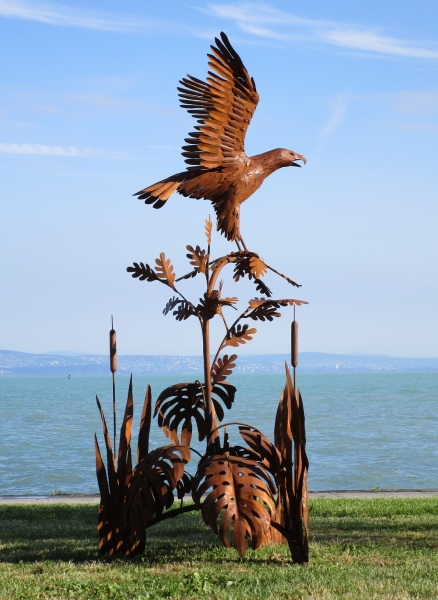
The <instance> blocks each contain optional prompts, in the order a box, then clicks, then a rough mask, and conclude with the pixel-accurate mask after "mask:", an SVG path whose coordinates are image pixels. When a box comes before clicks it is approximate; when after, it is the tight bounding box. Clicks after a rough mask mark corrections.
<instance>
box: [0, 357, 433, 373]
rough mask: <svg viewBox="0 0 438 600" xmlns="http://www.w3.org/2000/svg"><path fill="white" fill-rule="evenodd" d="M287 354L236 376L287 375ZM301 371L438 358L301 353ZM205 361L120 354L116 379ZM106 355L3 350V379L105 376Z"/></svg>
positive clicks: (354, 369) (418, 366) (427, 366)
mask: <svg viewBox="0 0 438 600" xmlns="http://www.w3.org/2000/svg"><path fill="white" fill-rule="evenodd" d="M289 360H290V357H289V354H255V355H247V354H243V355H240V356H239V357H238V359H237V360H236V368H235V370H234V373H235V374H240V373H262V374H263V373H265V374H268V373H284V362H285V361H286V362H289ZM298 369H299V371H300V372H301V373H365V372H374V373H382V372H384V373H397V372H398V373H401V372H403V373H415V372H438V358H406V357H396V356H385V355H379V354H374V355H373V354H329V353H324V352H302V353H301V354H300V363H299V366H298ZM202 371H203V366H202V357H201V356H177V355H119V356H118V371H117V373H118V374H130V373H132V374H135V375H151V374H153V375H167V374H169V375H170V374H172V375H175V374H178V375H183V374H187V375H190V374H191V375H193V374H196V375H199V374H202ZM108 372H109V358H108V356H107V355H93V354H83V355H61V354H52V355H50V354H32V353H27V352H17V351H12V350H0V376H2V375H3V376H8V375H15V376H21V375H22V376H29V375H40V376H53V375H59V376H65V377H68V375H70V376H78V375H106V374H107V373H108Z"/></svg>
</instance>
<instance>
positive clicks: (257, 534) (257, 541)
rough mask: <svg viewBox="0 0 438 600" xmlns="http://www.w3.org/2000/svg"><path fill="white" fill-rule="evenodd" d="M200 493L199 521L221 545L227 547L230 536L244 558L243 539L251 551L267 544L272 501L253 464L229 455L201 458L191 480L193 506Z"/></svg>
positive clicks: (268, 487) (269, 486) (263, 475)
mask: <svg viewBox="0 0 438 600" xmlns="http://www.w3.org/2000/svg"><path fill="white" fill-rule="evenodd" d="M210 488H213V489H212V490H211V491H208V490H210ZM204 494H207V497H206V498H205V500H204V502H203V503H202V505H201V513H202V518H203V519H204V522H205V523H206V524H207V525H210V527H211V528H212V529H213V531H214V532H215V533H216V534H219V537H220V539H221V541H222V543H223V544H224V546H226V547H227V548H229V547H230V546H231V535H232V534H233V538H234V546H235V548H236V550H237V552H238V553H239V555H240V556H244V554H245V552H246V548H247V543H248V541H247V538H250V540H251V545H252V547H253V548H254V550H256V549H257V548H260V546H262V545H264V544H268V543H270V542H271V533H270V524H271V519H275V515H276V508H275V500H274V497H273V492H272V484H271V480H270V477H269V474H268V473H267V472H266V470H265V469H264V468H263V467H262V466H261V465H260V464H258V463H257V462H256V461H254V460H251V459H246V458H242V457H238V456H232V455H231V454H230V453H229V452H223V453H221V454H216V455H214V456H212V457H210V456H207V457H205V458H204V459H203V460H202V461H201V462H200V464H199V467H198V472H197V474H196V476H195V478H194V481H193V500H194V501H195V504H197V505H200V504H201V499H202V497H203V495H204ZM219 518H220V526H219V529H218V519H219Z"/></svg>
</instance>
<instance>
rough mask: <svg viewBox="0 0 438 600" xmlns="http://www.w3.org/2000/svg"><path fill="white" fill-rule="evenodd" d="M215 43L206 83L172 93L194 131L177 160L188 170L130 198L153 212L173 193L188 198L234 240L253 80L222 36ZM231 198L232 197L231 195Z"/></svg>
mask: <svg viewBox="0 0 438 600" xmlns="http://www.w3.org/2000/svg"><path fill="white" fill-rule="evenodd" d="M220 37H221V39H218V38H215V42H216V46H211V49H212V52H213V54H208V58H209V62H208V64H209V67H210V68H211V69H213V71H209V72H208V77H207V80H206V81H205V82H204V81H201V80H200V79H197V78H196V77H192V75H187V77H185V78H183V79H182V80H181V81H180V83H181V85H182V87H178V90H179V97H180V103H181V106H182V107H183V108H187V109H188V112H189V113H190V114H191V115H192V116H193V117H194V118H195V119H196V121H197V123H198V125H196V126H195V131H193V132H192V133H190V134H189V136H190V137H188V138H186V140H185V141H186V142H187V144H188V145H187V146H183V148H182V149H183V153H182V154H183V156H184V157H185V159H186V161H185V162H186V163H188V164H189V165H190V166H189V167H187V170H186V171H183V172H182V173H177V174H175V175H172V176H170V177H167V178H166V179H163V180H161V181H159V182H158V183H154V184H153V185H150V186H149V187H147V188H145V189H143V190H140V191H139V192H137V193H136V194H134V195H135V196H138V199H139V200H144V201H145V203H146V204H153V206H154V208H161V207H162V206H164V204H165V203H166V201H167V200H168V198H169V197H170V196H171V195H172V194H173V192H175V191H178V192H179V193H180V194H182V195H183V196H186V197H187V196H188V197H190V198H196V199H201V198H204V199H206V200H211V201H212V202H213V205H214V209H215V211H216V213H217V218H218V230H219V231H221V232H222V233H224V234H225V236H226V237H227V239H229V240H234V239H236V238H237V239H238V238H239V236H240V232H239V210H240V202H241V201H242V198H239V197H238V196H239V188H238V186H237V184H236V182H237V181H238V179H239V178H240V176H241V175H242V174H243V172H244V169H245V166H246V164H245V162H246V158H247V157H246V154H245V134H246V131H247V129H248V126H249V124H250V122H251V118H252V116H253V114H254V112H255V109H256V107H257V103H258V101H259V95H258V93H257V90H256V86H255V83H254V79H252V78H251V77H250V76H249V75H248V71H247V70H246V68H245V67H244V65H243V63H242V60H241V59H240V57H239V55H238V54H237V52H236V51H235V50H234V48H233V47H232V46H231V44H230V42H229V41H228V38H227V36H226V35H225V33H221V34H220ZM236 194H237V195H236Z"/></svg>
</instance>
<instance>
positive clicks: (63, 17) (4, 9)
mask: <svg viewBox="0 0 438 600" xmlns="http://www.w3.org/2000/svg"><path fill="white" fill-rule="evenodd" d="M0 16H3V17H10V18H15V19H26V20H29V21H37V22H39V23H45V24H47V25H57V26H61V27H80V28H82V29H97V30H100V31H113V32H121V33H123V32H126V33H135V32H140V31H144V30H147V29H151V28H156V27H158V26H159V25H162V23H161V21H159V20H156V19H152V18H150V19H144V18H141V17H135V16H124V15H122V14H109V13H104V12H97V11H90V10H87V9H85V8H81V7H77V6H68V5H66V4H59V3H57V2H50V3H47V2H45V3H40V2H29V1H27V2H26V1H22V0H0Z"/></svg>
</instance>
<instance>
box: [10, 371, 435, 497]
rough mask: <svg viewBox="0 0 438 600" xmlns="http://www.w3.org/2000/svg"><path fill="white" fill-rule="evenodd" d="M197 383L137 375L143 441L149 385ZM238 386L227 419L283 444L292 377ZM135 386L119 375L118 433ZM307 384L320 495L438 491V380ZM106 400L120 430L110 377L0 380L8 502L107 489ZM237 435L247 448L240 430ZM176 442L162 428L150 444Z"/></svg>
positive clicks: (408, 377)
mask: <svg viewBox="0 0 438 600" xmlns="http://www.w3.org/2000/svg"><path fill="white" fill-rule="evenodd" d="M189 380H191V378H190V376H189V377H187V376H182V377H179V378H178V377H175V376H174V375H170V376H169V375H166V376H164V375H163V376H160V375H137V376H135V377H134V379H133V385H134V427H133V434H134V436H135V437H134V440H135V441H136V439H135V438H136V432H137V431H138V424H139V417H140V413H141V409H142V404H143V398H144V393H145V388H146V385H147V384H148V383H149V384H150V385H151V386H152V393H153V398H154V399H156V398H157V396H158V394H159V393H160V392H161V391H162V390H163V389H164V388H165V387H167V386H168V385H171V384H173V383H177V382H179V381H189ZM230 381H232V382H233V383H234V385H236V387H237V390H238V391H237V394H236V400H235V403H234V406H233V408H232V410H231V411H228V413H227V414H226V415H225V421H245V422H248V423H250V424H252V425H254V426H256V427H257V428H259V429H261V430H262V431H263V432H264V433H265V434H266V435H268V437H270V438H271V439H273V423H274V418H275V412H276V409H277V404H278V400H279V396H280V393H281V390H282V388H283V386H284V376H282V375H278V374H263V375H257V374H256V375H253V374H241V375H235V376H234V377H232V378H231V380H230ZM128 382H129V378H128V377H127V376H124V375H120V376H118V377H117V403H118V426H120V424H121V419H122V412H123V407H124V403H125V401H126V394H127V389H128ZM298 384H299V387H300V388H301V392H302V395H303V401H304V408H305V413H306V429H307V450H308V455H309V460H310V470H309V485H310V489H312V490H329V489H333V490H335V489H370V488H373V487H380V488H389V489H397V488H409V489H413V488H436V487H438V410H437V407H438V373H435V372H429V373H418V372H417V373H375V372H369V373H360V374H350V373H348V374H347V373H339V374H338V373H334V374H320V373H312V374H298ZM96 394H98V396H99V398H100V400H101V402H102V404H103V407H104V410H105V413H106V416H107V421H108V426H109V429H110V431H111V430H112V387H111V378H110V376H108V377H105V376H95V377H92V376H89V377H88V376H87V377H85V376H84V377H75V378H72V379H67V378H64V377H4V378H1V379H0V495H1V494H50V493H52V492H54V491H55V490H58V491H60V490H61V491H64V492H71V493H73V492H81V493H94V492H97V491H98V489H97V484H96V476H95V462H94V460H95V459H94V440H93V437H94V432H95V431H96V432H97V433H98V435H99V441H100V443H101V447H102V435H101V432H102V428H101V423H100V417H99V413H98V410H97V407H96V402H95V395H96ZM230 437H231V441H232V442H233V443H236V444H238V443H240V436H239V435H238V432H237V430H235V429H231V430H230ZM166 443H167V439H166V438H165V437H164V435H163V434H162V432H161V431H160V430H159V429H158V428H157V425H156V421H154V422H153V428H152V432H151V444H150V447H151V448H154V447H157V446H162V445H165V444H166ZM196 447H197V448H198V449H200V450H202V447H203V446H202V445H201V444H199V443H198V444H197V445H196ZM134 454H135V453H134ZM189 470H191V471H193V468H192V469H189Z"/></svg>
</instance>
